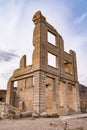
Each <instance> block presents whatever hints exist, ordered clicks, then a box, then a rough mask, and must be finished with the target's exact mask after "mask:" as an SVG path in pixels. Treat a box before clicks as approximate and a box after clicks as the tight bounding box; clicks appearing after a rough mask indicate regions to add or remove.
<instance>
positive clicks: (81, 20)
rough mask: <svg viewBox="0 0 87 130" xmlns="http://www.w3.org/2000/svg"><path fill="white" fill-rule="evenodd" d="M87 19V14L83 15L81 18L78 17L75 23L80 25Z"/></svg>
mask: <svg viewBox="0 0 87 130" xmlns="http://www.w3.org/2000/svg"><path fill="white" fill-rule="evenodd" d="M86 17H87V13H86V12H85V13H83V14H82V15H81V16H79V17H77V18H76V20H75V22H76V23H78V24H80V23H81V22H83V21H84V20H85V18H86Z"/></svg>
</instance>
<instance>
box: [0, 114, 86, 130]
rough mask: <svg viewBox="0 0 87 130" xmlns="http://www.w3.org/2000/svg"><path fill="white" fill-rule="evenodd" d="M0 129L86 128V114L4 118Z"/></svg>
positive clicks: (82, 129)
mask: <svg viewBox="0 0 87 130" xmlns="http://www.w3.org/2000/svg"><path fill="white" fill-rule="evenodd" d="M65 128H66V129H65ZM0 130H87V116H84V117H81V116H79V117H74V116H71V117H70V116H65V117H59V118H30V117H27V118H21V119H4V120H0Z"/></svg>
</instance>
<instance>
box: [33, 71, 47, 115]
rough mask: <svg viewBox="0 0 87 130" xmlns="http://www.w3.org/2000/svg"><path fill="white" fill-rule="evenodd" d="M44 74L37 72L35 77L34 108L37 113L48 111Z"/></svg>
mask: <svg viewBox="0 0 87 130" xmlns="http://www.w3.org/2000/svg"><path fill="white" fill-rule="evenodd" d="M45 78H46V77H45V74H44V72H40V71H38V72H36V73H35V75H34V101H33V108H34V110H35V111H36V112H37V113H42V112H44V111H46V105H45V103H46V101H45V100H46V83H45Z"/></svg>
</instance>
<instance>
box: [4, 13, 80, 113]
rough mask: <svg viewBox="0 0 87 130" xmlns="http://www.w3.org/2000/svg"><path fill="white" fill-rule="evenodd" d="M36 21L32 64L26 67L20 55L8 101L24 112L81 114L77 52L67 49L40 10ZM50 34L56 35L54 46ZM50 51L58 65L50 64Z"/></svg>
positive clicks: (10, 81) (10, 82)
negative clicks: (65, 49)
mask: <svg viewBox="0 0 87 130" xmlns="http://www.w3.org/2000/svg"><path fill="white" fill-rule="evenodd" d="M33 22H34V24H35V28H34V32H33V46H34V50H33V55H32V65H30V66H26V56H25V55H24V56H23V57H22V58H21V60H20V67H19V69H17V70H15V71H14V73H13V76H12V77H11V78H10V79H9V82H8V87H7V95H6V102H7V103H8V104H11V105H14V106H15V107H20V108H21V109H22V110H23V111H26V110H29V109H34V110H35V111H36V112H37V113H42V112H47V113H48V114H50V115H51V114H53V113H56V114H60V115H67V114H73V113H79V112H80V102H79V86H78V74H77V64H76V53H75V52H74V51H72V50H70V51H69V53H67V52H65V51H64V41H63V38H62V37H61V36H60V34H59V33H58V32H57V30H56V29H55V28H54V27H53V26H52V25H50V24H49V23H48V22H47V21H46V18H45V17H44V16H43V15H42V14H41V12H40V11H38V12H36V13H35V15H34V16H33ZM49 33H51V34H52V35H53V36H54V37H55V44H54V45H53V43H50V42H49V41H48V35H49ZM48 54H51V55H53V56H54V57H55V62H56V63H55V67H54V66H53V65H49V63H48V61H49V57H48ZM15 81H17V88H16V89H15V90H14V82H15ZM13 97H14V98H13Z"/></svg>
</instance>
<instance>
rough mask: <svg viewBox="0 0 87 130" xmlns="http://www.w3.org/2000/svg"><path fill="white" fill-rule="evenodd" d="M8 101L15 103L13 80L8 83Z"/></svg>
mask: <svg viewBox="0 0 87 130" xmlns="http://www.w3.org/2000/svg"><path fill="white" fill-rule="evenodd" d="M6 103H7V104H10V105H13V82H12V81H10V80H9V82H8V85H7V93H6Z"/></svg>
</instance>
